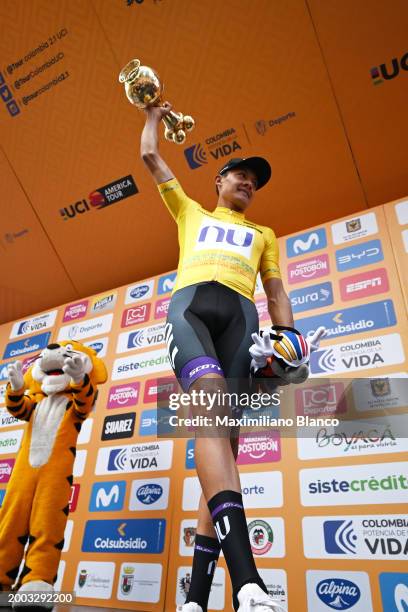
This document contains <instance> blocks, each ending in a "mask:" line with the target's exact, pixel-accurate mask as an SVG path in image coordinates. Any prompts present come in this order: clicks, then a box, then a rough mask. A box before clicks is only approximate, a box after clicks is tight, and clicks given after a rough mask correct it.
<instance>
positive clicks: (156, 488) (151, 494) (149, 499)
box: [136, 483, 163, 506]
mask: <svg viewBox="0 0 408 612" xmlns="http://www.w3.org/2000/svg"><path fill="white" fill-rule="evenodd" d="M162 495H163V487H162V486H160V485H159V484H155V483H149V484H145V485H142V486H141V487H139V488H138V490H137V491H136V497H137V499H138V500H139V501H140V502H141V503H142V504H146V505H147V506H150V504H154V502H156V501H157V500H159V499H160V497H161V496H162Z"/></svg>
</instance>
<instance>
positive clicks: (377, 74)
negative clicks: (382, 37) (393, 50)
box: [370, 52, 408, 85]
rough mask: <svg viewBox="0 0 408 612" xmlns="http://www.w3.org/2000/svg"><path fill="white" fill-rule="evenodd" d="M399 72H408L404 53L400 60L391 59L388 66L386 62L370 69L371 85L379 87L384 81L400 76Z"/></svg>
mask: <svg viewBox="0 0 408 612" xmlns="http://www.w3.org/2000/svg"><path fill="white" fill-rule="evenodd" d="M400 70H405V71H408V52H407V53H404V55H403V56H402V57H401V58H398V57H393V58H392V60H391V65H388V62H387V63H384V64H380V66H374V68H371V70H370V74H371V78H372V82H373V85H380V84H381V83H383V82H384V81H391V80H392V79H395V78H396V77H397V76H398V75H399V74H400Z"/></svg>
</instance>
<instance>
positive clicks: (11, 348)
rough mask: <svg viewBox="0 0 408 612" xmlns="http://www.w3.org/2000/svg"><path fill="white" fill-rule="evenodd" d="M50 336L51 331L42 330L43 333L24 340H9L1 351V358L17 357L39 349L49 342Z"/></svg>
mask: <svg viewBox="0 0 408 612" xmlns="http://www.w3.org/2000/svg"><path fill="white" fill-rule="evenodd" d="M50 338H51V332H44V333H43V334H37V335H36V336H30V337H29V338H26V339H25V340H17V341H15V342H9V344H7V345H6V348H5V349H4V353H3V359H9V358H10V357H15V358H17V359H18V358H19V357H20V356H21V355H25V354H27V353H33V352H34V351H40V350H41V349H43V348H45V347H46V346H47V344H49V341H50Z"/></svg>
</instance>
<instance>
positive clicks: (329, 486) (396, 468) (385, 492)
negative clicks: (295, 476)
mask: <svg viewBox="0 0 408 612" xmlns="http://www.w3.org/2000/svg"><path fill="white" fill-rule="evenodd" d="M406 467H407V466H406V463H404V462H403V461H401V462H395V463H373V464H364V465H362V464H359V465H351V466H341V467H327V468H311V469H303V470H300V473H299V477H300V496H301V500H302V505H303V506H337V505H338V506H341V505H347V506H349V505H354V504H399V503H401V504H404V503H405V504H406V503H407V502H408V479H407V477H406V475H405V474H406Z"/></svg>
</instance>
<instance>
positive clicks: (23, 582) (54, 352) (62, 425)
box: [0, 341, 107, 608]
mask: <svg viewBox="0 0 408 612" xmlns="http://www.w3.org/2000/svg"><path fill="white" fill-rule="evenodd" d="M8 376H9V382H8V385H7V391H6V407H7V410H8V411H9V412H10V414H11V415H12V416H14V417H16V418H17V419H21V420H23V421H28V425H27V429H26V431H25V435H24V438H23V442H22V445H21V449H20V451H19V454H18V456H17V460H16V463H15V466H14V469H13V472H12V476H11V479H10V482H9V484H8V487H7V492H6V496H5V498H4V503H3V506H2V508H1V510H0V591H10V590H11V588H12V585H13V584H14V583H15V582H16V580H17V577H18V584H17V587H19V589H18V592H19V593H21V592H27V591H35V592H42V593H52V592H53V586H52V585H53V584H54V582H55V580H56V578H57V572H58V565H59V561H60V557H61V550H62V548H63V546H64V531H65V526H66V522H67V517H68V512H69V499H70V496H71V485H72V481H73V475H72V472H73V465H74V460H75V454H76V444H77V438H78V434H79V432H80V430H81V426H82V423H83V421H84V420H85V419H86V417H87V416H88V414H89V413H90V411H91V409H92V407H93V405H94V403H95V400H96V395H97V385H98V384H100V383H104V382H105V381H106V379H107V372H106V367H105V364H104V362H103V361H102V360H101V359H99V358H98V357H97V356H96V352H95V351H94V350H93V349H91V348H89V347H87V346H84V345H83V344H81V343H80V342H75V341H67V342H59V343H55V344H49V345H48V346H47V348H45V349H44V350H43V351H42V352H41V354H40V355H39V356H38V358H37V359H36V361H35V362H34V364H33V365H32V366H31V367H30V368H29V369H28V371H27V372H26V373H25V374H24V376H23V373H22V364H21V362H19V361H17V362H15V363H13V364H9V365H8ZM26 544H27V549H26V552H25V559H24V567H23V569H22V570H21V572H20V575H19V576H18V574H19V568H20V564H21V561H22V559H23V556H24V548H25V546H26ZM14 588H16V587H14ZM0 605H1V604H0ZM3 605H4V604H3ZM42 605H43V607H48V608H52V604H46V603H44V604H42ZM13 606H14V607H16V608H17V607H20V608H23V607H24V604H22V603H14V604H13Z"/></svg>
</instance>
